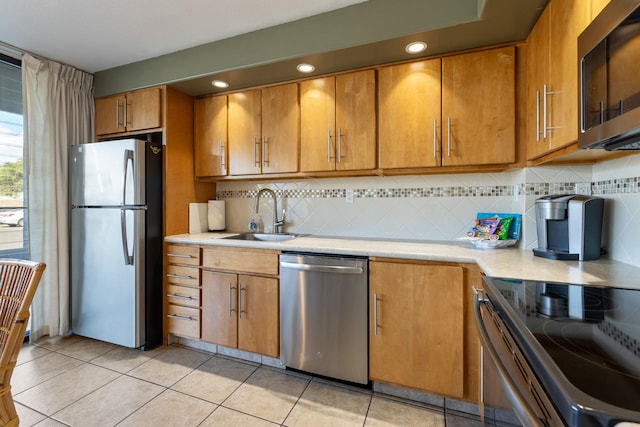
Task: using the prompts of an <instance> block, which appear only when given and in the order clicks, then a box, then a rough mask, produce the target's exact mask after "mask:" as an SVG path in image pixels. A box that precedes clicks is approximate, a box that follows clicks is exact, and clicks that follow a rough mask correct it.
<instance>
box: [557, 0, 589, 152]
mask: <svg viewBox="0 0 640 427" xmlns="http://www.w3.org/2000/svg"><path fill="white" fill-rule="evenodd" d="M588 1H589V0H563V1H552V2H550V3H549V7H548V8H549V9H550V15H549V32H550V38H549V41H550V45H549V49H550V62H549V75H550V79H551V89H550V90H551V91H553V95H550V96H549V98H548V101H547V105H548V107H547V108H548V111H549V123H548V125H549V127H550V128H551V129H550V144H551V149H555V148H560V147H563V146H565V145H568V144H571V143H574V142H576V141H577V140H578V43H577V39H578V35H580V33H581V32H582V30H584V28H585V27H586V26H587V25H588V23H589V20H590V18H591V12H590V7H589V4H588Z"/></svg>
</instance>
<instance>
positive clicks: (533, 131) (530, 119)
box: [525, 7, 577, 159]
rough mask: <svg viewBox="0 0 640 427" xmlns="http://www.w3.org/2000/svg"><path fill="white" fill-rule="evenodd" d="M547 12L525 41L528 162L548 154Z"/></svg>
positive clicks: (543, 13)
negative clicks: (545, 105)
mask: <svg viewBox="0 0 640 427" xmlns="http://www.w3.org/2000/svg"><path fill="white" fill-rule="evenodd" d="M549 10H550V9H549V7H547V8H545V10H544V11H543V12H542V14H541V15H540V18H538V22H537V23H536V25H535V26H534V27H533V30H531V33H530V34H529V37H528V39H527V50H526V51H527V95H526V100H525V105H526V111H527V131H526V132H527V137H526V144H527V159H533V158H535V157H538V156H540V155H542V154H544V153H546V152H547V151H548V150H549V142H548V140H547V138H546V136H545V135H546V132H545V129H544V125H545V123H546V121H545V120H544V116H543V114H544V111H543V110H544V108H543V103H544V96H545V94H544V85H547V84H548V83H549V54H550V53H549ZM576 102H577V101H576Z"/></svg>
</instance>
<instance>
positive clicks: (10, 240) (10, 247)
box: [0, 54, 29, 259]
mask: <svg viewBox="0 0 640 427" xmlns="http://www.w3.org/2000/svg"><path fill="white" fill-rule="evenodd" d="M23 146H24V144H23V120H22V71H21V69H20V60H17V59H14V58H11V57H8V56H5V55H2V54H0V257H6V258H22V259H28V258H29V247H28V242H27V226H28V221H27V208H26V197H25V193H24V188H25V187H24V184H25V182H24V162H23V153H24V150H23Z"/></svg>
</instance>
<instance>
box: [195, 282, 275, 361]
mask: <svg viewBox="0 0 640 427" xmlns="http://www.w3.org/2000/svg"><path fill="white" fill-rule="evenodd" d="M278 307H279V298H278V279H275V278H271V277H259V276H250V275H244V274H233V273H220V272H214V271H203V272H202V340H203V341H207V342H212V343H215V344H220V345H223V346H225V347H231V348H238V349H240V350H245V351H250V352H252V353H259V354H264V355H266V356H271V357H278V355H279V353H280V342H279V340H278V335H279V323H278V321H279V309H278Z"/></svg>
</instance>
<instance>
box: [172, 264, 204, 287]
mask: <svg viewBox="0 0 640 427" xmlns="http://www.w3.org/2000/svg"><path fill="white" fill-rule="evenodd" d="M167 283H170V284H174V285H181V286H191V287H198V286H200V269H198V268H197V267H185V266H181V265H172V264H169V265H167Z"/></svg>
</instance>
